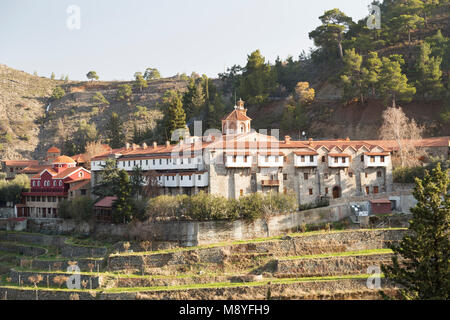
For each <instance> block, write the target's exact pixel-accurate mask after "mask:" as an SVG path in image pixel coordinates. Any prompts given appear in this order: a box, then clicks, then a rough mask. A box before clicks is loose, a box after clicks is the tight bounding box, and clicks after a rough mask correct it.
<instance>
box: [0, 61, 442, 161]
mask: <svg viewBox="0 0 450 320" xmlns="http://www.w3.org/2000/svg"><path fill="white" fill-rule="evenodd" d="M0 70H1V72H0V115H1V121H0V132H1V138H0V139H1V140H2V142H1V147H0V148H2V149H1V151H0V154H1V158H10V159H12V158H16V159H19V158H36V159H39V158H42V157H43V156H44V154H45V151H46V150H47V149H48V148H49V147H50V146H53V145H56V146H58V147H62V145H61V137H62V136H63V137H70V136H71V135H72V134H73V133H74V132H75V131H76V130H77V128H78V125H79V122H80V121H86V122H87V123H91V124H92V123H93V124H95V126H96V128H97V131H98V132H99V133H100V134H101V133H102V131H103V128H104V126H105V123H106V121H107V120H108V119H109V117H110V116H111V113H112V112H116V113H118V114H119V115H120V117H121V119H122V120H123V121H124V123H125V127H126V128H127V136H128V138H129V139H131V135H132V132H133V124H134V123H136V124H137V126H138V127H141V128H145V127H150V128H154V127H155V126H156V121H157V120H158V119H161V118H162V116H163V113H162V112H161V110H160V109H159V107H158V106H157V103H158V102H159V101H160V99H161V97H162V95H163V94H164V92H165V91H166V90H169V89H177V90H184V88H185V87H186V81H184V80H179V79H175V78H168V79H160V80H153V81H150V82H149V86H148V88H146V89H144V90H143V91H142V92H141V93H133V94H132V97H131V100H130V102H129V103H128V104H127V103H125V102H117V101H115V100H114V97H115V94H116V90H117V87H118V86H119V85H121V84H125V83H128V84H130V83H129V82H95V83H91V82H88V81H85V82H75V81H69V82H64V81H61V80H50V79H48V78H44V77H38V76H33V75H30V74H27V73H25V72H22V71H18V70H14V69H12V68H9V67H7V66H5V65H0ZM55 86H62V87H63V88H64V89H65V91H66V95H65V96H64V97H63V98H62V99H60V100H58V101H54V102H51V104H50V107H49V111H48V112H46V107H47V106H48V104H49V102H48V101H49V98H50V96H51V93H52V89H53V88H54V87H55ZM318 87H319V86H318ZM96 92H101V93H102V94H103V95H104V96H105V98H106V99H107V100H108V101H109V102H110V105H109V106H107V107H100V108H98V107H95V106H94V104H93V103H92V97H93V96H94V94H95V93H96ZM316 96H317V99H316V101H315V102H314V103H313V104H312V105H311V106H309V107H308V109H307V110H306V111H307V114H308V118H309V119H310V120H311V121H310V124H311V125H310V130H309V132H308V134H309V136H312V137H314V138H315V139H320V138H342V137H347V136H348V137H350V138H351V139H374V138H377V134H378V133H377V131H378V128H379V127H380V125H381V113H382V111H383V110H384V108H385V106H384V104H383V103H382V102H381V101H369V103H367V104H365V105H364V106H361V105H359V104H354V105H350V106H346V105H344V104H343V103H342V102H341V100H340V95H339V90H338V89H337V88H336V87H334V86H333V85H331V84H326V83H325V84H321V85H320V87H319V88H318V91H317V95H316ZM285 103H286V98H281V99H277V100H272V101H271V102H270V103H269V104H267V105H266V106H265V107H264V108H262V109H260V110H257V111H253V110H252V109H250V110H249V114H250V116H251V117H252V118H253V119H254V121H253V123H254V127H255V128H257V129H260V128H279V127H280V120H281V116H282V112H283V108H284V106H285ZM137 105H139V106H144V107H146V108H147V112H146V114H145V115H136V111H137V109H136V106H137ZM442 106H443V104H442V101H417V100H416V101H413V102H411V103H408V104H405V105H403V107H404V109H405V112H406V113H407V115H408V116H410V117H414V118H415V119H416V120H417V121H418V122H419V123H420V124H422V125H424V126H425V127H426V128H427V132H426V133H427V136H433V135H450V128H449V127H448V126H444V125H442V124H441V123H440V121H439V113H440V112H441V110H442ZM227 107H229V106H227ZM267 114H271V117H267ZM61 124H63V126H62V127H61ZM291 134H292V136H293V137H296V136H297V135H298V132H291Z"/></svg>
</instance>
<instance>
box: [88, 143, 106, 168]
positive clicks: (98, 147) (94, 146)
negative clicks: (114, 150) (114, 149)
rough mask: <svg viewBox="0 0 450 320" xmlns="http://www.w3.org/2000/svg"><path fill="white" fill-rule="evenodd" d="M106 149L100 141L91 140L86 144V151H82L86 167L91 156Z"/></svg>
mask: <svg viewBox="0 0 450 320" xmlns="http://www.w3.org/2000/svg"><path fill="white" fill-rule="evenodd" d="M106 151H107V150H106V149H105V146H104V145H103V144H102V143H101V142H100V141H92V142H89V143H88V144H86V152H85V153H84V157H85V158H86V159H85V160H86V164H85V165H86V166H87V167H88V168H90V167H91V158H92V157H95V156H96V155H99V154H102V153H105V152H106Z"/></svg>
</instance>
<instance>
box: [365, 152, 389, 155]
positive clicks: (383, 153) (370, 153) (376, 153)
mask: <svg viewBox="0 0 450 320" xmlns="http://www.w3.org/2000/svg"><path fill="white" fill-rule="evenodd" d="M364 154H365V155H366V156H389V155H390V153H389V152H366V153H364Z"/></svg>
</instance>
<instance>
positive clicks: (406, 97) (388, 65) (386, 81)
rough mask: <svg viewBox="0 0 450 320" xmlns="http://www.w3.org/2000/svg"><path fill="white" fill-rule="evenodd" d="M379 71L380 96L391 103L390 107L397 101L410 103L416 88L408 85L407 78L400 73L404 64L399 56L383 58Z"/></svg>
mask: <svg viewBox="0 0 450 320" xmlns="http://www.w3.org/2000/svg"><path fill="white" fill-rule="evenodd" d="M381 61H382V67H381V70H380V78H379V84H380V86H379V87H380V94H381V95H382V96H383V97H384V98H386V99H387V98H389V99H390V100H391V101H392V106H393V107H395V106H396V102H397V100H403V101H411V99H412V97H413V95H414V94H415V93H416V88H415V87H414V86H412V85H410V84H408V78H407V77H406V75H405V74H403V73H402V68H401V66H402V64H404V63H405V61H404V60H403V58H402V57H401V56H399V55H391V56H390V57H389V58H386V57H383V59H382V60H381Z"/></svg>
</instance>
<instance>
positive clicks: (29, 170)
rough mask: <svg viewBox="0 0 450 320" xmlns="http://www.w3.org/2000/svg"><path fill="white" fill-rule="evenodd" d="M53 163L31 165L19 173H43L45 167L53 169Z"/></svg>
mask: <svg viewBox="0 0 450 320" xmlns="http://www.w3.org/2000/svg"><path fill="white" fill-rule="evenodd" d="M51 168H52V166H51V165H38V166H29V167H26V168H24V169H22V170H20V171H19V173H25V174H32V173H41V172H42V171H43V170H45V169H51Z"/></svg>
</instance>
